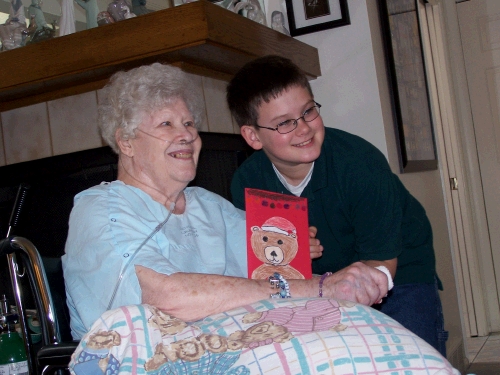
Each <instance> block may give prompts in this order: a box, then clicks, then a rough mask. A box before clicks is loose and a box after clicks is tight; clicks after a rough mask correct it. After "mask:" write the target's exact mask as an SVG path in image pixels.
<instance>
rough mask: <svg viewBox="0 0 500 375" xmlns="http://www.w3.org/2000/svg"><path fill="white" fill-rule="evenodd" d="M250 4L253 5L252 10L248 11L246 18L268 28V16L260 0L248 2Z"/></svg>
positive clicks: (249, 0)
mask: <svg viewBox="0 0 500 375" xmlns="http://www.w3.org/2000/svg"><path fill="white" fill-rule="evenodd" d="M248 3H249V4H250V5H251V8H250V9H248V10H247V14H246V17H247V18H248V19H251V20H252V21H255V22H257V23H260V24H261V25H264V26H267V22H266V15H265V13H264V11H263V10H262V8H261V6H260V3H259V0H248Z"/></svg>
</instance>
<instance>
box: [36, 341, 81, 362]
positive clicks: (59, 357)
mask: <svg viewBox="0 0 500 375" xmlns="http://www.w3.org/2000/svg"><path fill="white" fill-rule="evenodd" d="M79 343H80V342H79V341H70V342H63V343H59V344H50V345H45V346H43V347H41V348H40V350H39V351H38V353H37V355H36V358H37V361H38V364H39V365H40V366H41V367H45V366H61V367H67V366H68V364H69V361H70V360H71V355H72V354H73V352H74V351H75V350H76V348H77V346H78V344H79Z"/></svg>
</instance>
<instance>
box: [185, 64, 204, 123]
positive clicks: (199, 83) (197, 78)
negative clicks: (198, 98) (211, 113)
mask: <svg viewBox="0 0 500 375" xmlns="http://www.w3.org/2000/svg"><path fill="white" fill-rule="evenodd" d="M187 75H188V76H189V77H191V79H192V80H193V81H194V82H195V84H196V86H197V88H198V89H199V90H200V93H201V94H202V95H203V81H202V77H201V76H199V75H195V74H190V73H187ZM200 131H202V132H207V131H209V130H208V115H207V103H206V101H205V116H204V117H203V120H202V123H201V126H200Z"/></svg>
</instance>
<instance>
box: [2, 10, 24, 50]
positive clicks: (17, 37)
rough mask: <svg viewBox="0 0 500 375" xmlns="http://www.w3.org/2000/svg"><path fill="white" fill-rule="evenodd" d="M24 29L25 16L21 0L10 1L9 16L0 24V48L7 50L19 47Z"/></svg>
mask: <svg viewBox="0 0 500 375" xmlns="http://www.w3.org/2000/svg"><path fill="white" fill-rule="evenodd" d="M24 30H26V16H25V15H24V7H23V3H22V2H21V0H12V1H11V2H10V10H9V18H7V21H5V23H4V24H3V25H0V40H1V41H2V50H3V51H7V50H11V49H14V48H18V47H21V46H22V45H23V44H22V40H23V36H22V35H23V34H22V33H23V31H24Z"/></svg>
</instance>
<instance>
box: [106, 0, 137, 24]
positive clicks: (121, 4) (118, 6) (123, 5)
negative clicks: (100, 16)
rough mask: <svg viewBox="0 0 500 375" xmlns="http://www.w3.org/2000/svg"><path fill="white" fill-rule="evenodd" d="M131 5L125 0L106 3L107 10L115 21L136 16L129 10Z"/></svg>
mask: <svg viewBox="0 0 500 375" xmlns="http://www.w3.org/2000/svg"><path fill="white" fill-rule="evenodd" d="M131 7H132V6H131V5H130V4H129V3H128V2H127V1H126V0H113V2H112V3H109V5H108V12H109V14H111V17H113V19H114V20H115V22H118V21H122V20H126V19H128V18H132V17H136V15H135V14H134V13H132V12H131V11H130V8H131Z"/></svg>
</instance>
